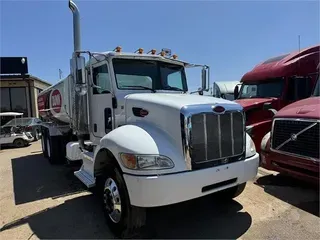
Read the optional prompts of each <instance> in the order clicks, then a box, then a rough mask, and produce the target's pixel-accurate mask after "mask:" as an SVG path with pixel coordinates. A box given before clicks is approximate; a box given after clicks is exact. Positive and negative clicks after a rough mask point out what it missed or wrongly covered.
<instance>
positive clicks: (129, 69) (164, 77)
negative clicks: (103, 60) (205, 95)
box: [113, 59, 188, 92]
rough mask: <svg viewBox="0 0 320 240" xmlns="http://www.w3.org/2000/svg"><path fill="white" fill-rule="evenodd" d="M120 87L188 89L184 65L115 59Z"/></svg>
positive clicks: (114, 64) (115, 70)
mask: <svg viewBox="0 0 320 240" xmlns="http://www.w3.org/2000/svg"><path fill="white" fill-rule="evenodd" d="M113 68H114V73H115V76H116V82H117V87H118V89H151V90H161V89H162V90H173V91H184V92H186V91H188V87H187V82H186V75H185V72H184V67H183V66H180V65H175V64H171V63H165V62H160V61H149V60H135V59H113Z"/></svg>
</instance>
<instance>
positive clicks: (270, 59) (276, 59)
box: [263, 54, 289, 64]
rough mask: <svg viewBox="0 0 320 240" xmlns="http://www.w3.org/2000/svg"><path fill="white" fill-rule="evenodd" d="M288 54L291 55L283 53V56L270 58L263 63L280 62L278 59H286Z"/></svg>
mask: <svg viewBox="0 0 320 240" xmlns="http://www.w3.org/2000/svg"><path fill="white" fill-rule="evenodd" d="M286 56H289V54H284V55H281V56H277V57H273V58H269V59H268V60H266V61H264V63H263V64H267V63H272V62H278V61H280V60H282V59H284V58H285V57H286Z"/></svg>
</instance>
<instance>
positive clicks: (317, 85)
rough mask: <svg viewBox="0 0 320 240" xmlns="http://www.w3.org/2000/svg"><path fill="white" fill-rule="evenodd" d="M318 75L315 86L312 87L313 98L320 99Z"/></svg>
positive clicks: (319, 78)
mask: <svg viewBox="0 0 320 240" xmlns="http://www.w3.org/2000/svg"><path fill="white" fill-rule="evenodd" d="M319 80H320V74H319V75H318V80H317V83H316V86H315V87H314V90H313V94H312V95H313V96H317V97H320V83H319V82H320V81H319Z"/></svg>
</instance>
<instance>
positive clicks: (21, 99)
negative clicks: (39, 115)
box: [10, 88, 28, 113]
mask: <svg viewBox="0 0 320 240" xmlns="http://www.w3.org/2000/svg"><path fill="white" fill-rule="evenodd" d="M10 91H11V107H12V111H14V112H22V113H27V112H28V110H27V98H26V89H25V88H11V89H10Z"/></svg>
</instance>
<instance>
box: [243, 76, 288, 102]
mask: <svg viewBox="0 0 320 240" xmlns="http://www.w3.org/2000/svg"><path fill="white" fill-rule="evenodd" d="M283 85H284V80H283V79H282V78H277V79H269V80H265V81H261V82H257V83H250V84H247V83H243V84H242V87H241V89H240V93H239V97H238V99H241V98H267V97H280V96H281V95H282V91H283Z"/></svg>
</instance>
